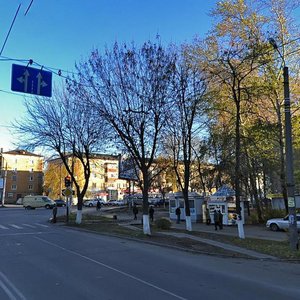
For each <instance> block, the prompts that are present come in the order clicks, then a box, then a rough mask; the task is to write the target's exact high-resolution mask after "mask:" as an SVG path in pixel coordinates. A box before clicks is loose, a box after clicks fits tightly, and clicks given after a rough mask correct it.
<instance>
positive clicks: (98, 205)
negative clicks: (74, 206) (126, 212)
mask: <svg viewBox="0 0 300 300" xmlns="http://www.w3.org/2000/svg"><path fill="white" fill-rule="evenodd" d="M100 209H101V203H100V201H99V200H98V201H97V204H96V210H100Z"/></svg>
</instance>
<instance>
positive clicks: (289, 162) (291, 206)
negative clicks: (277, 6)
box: [269, 39, 298, 251]
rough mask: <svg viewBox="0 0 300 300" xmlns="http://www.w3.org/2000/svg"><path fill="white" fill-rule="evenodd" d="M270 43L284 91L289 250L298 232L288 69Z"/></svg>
mask: <svg viewBox="0 0 300 300" xmlns="http://www.w3.org/2000/svg"><path fill="white" fill-rule="evenodd" d="M269 42H270V44H271V45H272V46H273V48H274V49H275V50H277V52H278V53H279V55H280V57H281V59H282V61H283V91H284V116H285V120H284V124H285V164H286V165H285V172H286V185H287V195H288V213H289V233H290V247H291V250H294V251H296V250H298V232H297V219H296V202H295V183H294V166H293V143H292V122H291V101H290V85H289V69H288V67H287V66H286V65H285V60H284V57H283V56H282V55H281V53H280V51H279V49H278V46H277V44H276V42H275V40H274V39H270V40H269Z"/></svg>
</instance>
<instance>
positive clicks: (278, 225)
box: [266, 214, 300, 231]
mask: <svg viewBox="0 0 300 300" xmlns="http://www.w3.org/2000/svg"><path fill="white" fill-rule="evenodd" d="M296 219H297V228H298V231H300V214H297V215H296ZM266 226H267V228H270V229H271V230H272V231H278V230H283V229H288V228H289V216H288V215H287V216H285V217H284V218H275V219H270V220H268V221H267V223H266Z"/></svg>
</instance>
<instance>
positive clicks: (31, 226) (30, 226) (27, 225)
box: [22, 224, 36, 228]
mask: <svg viewBox="0 0 300 300" xmlns="http://www.w3.org/2000/svg"><path fill="white" fill-rule="evenodd" d="M22 225H23V226H25V227H29V228H36V227H35V226H33V225H29V224H22Z"/></svg>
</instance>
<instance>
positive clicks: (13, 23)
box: [0, 3, 21, 55]
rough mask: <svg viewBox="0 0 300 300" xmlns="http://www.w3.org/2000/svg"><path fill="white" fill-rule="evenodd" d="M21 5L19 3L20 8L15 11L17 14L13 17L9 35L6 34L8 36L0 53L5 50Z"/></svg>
mask: <svg viewBox="0 0 300 300" xmlns="http://www.w3.org/2000/svg"><path fill="white" fill-rule="evenodd" d="M20 7H21V3H20V4H19V6H18V9H17V11H16V13H15V16H14V18H13V21H12V23H11V25H10V28H9V30H8V33H7V35H6V38H5V41H4V43H3V46H2V49H1V51H0V55H1V54H2V52H3V50H4V47H5V45H6V42H7V40H8V37H9V35H10V32H11V30H12V28H13V26H14V24H15V20H16V18H17V15H18V13H19V10H20Z"/></svg>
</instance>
